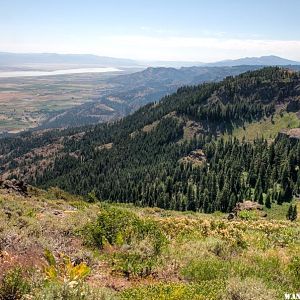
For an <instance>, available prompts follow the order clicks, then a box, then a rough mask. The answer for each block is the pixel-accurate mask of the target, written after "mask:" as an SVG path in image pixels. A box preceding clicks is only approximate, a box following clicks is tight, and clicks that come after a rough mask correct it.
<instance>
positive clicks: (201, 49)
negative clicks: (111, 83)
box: [0, 0, 300, 62]
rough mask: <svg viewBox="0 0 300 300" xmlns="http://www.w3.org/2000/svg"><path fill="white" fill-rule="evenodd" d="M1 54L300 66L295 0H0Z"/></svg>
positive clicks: (299, 4) (299, 6)
mask: <svg viewBox="0 0 300 300" xmlns="http://www.w3.org/2000/svg"><path fill="white" fill-rule="evenodd" d="M0 7H1V10H0V37H1V39H0V51H7V52H22V53H24V52H31V53H34V52H55V53H90V54H96V55H104V56H111V57H122V58H132V59H137V60H167V61H175V60H176V61H198V62H212V61H217V60H223V59H236V58H240V57H246V56H247V57H249V56H262V55H271V54H272V55H278V56H281V57H285V58H288V59H293V60H298V61H300V30H299V14H300V1H299V0H223V1H221V0H180V1H179V0H173V1H171V0H160V1H159V0H149V1H146V0H139V1H138V0H123V1H121V0H119V1H116V0H106V1H103V0H98V1H97V0H0Z"/></svg>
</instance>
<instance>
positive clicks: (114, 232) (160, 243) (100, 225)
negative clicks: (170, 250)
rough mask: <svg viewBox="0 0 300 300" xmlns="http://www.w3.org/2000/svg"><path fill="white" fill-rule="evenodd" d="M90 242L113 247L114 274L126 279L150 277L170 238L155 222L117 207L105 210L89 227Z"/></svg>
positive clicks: (94, 244)
mask: <svg viewBox="0 0 300 300" xmlns="http://www.w3.org/2000/svg"><path fill="white" fill-rule="evenodd" d="M86 232H88V243H89V244H91V245H93V246H97V247H100V248H102V249H103V248H104V247H105V246H106V245H111V246H114V247H115V248H116V249H117V250H118V251H117V252H115V253H114V255H113V259H112V263H113V266H114V269H115V271H121V272H123V273H124V274H125V275H126V276H127V277H130V276H147V275H150V274H151V272H152V270H153V267H154V266H155V265H156V264H157V263H158V261H159V255H160V254H161V252H162V249H163V247H164V245H165V244H166V243H167V239H166V237H165V235H164V234H163V232H162V230H161V229H160V228H159V226H158V225H157V223H155V222H154V221H150V220H146V219H142V218H139V217H138V216H137V215H135V214H134V213H131V212H129V211H126V210H123V209H118V208H114V207H109V206H108V207H106V208H104V209H103V210H102V212H101V214H100V215H99V217H98V219H97V221H96V222H95V223H93V224H90V225H88V228H87V229H86V230H85V233H86Z"/></svg>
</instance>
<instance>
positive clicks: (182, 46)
mask: <svg viewBox="0 0 300 300" xmlns="http://www.w3.org/2000/svg"><path fill="white" fill-rule="evenodd" d="M146 30H148V28H147V29H146ZM222 34H223V33H220V36H219V37H217V36H214V37H206V36H204V37H203V36H202V37H182V36H149V35H122V36H98V37H95V36H92V37H91V36H89V35H86V36H85V37H84V38H82V37H81V36H80V37H79V36H78V37H76V36H69V37H67V38H66V39H61V40H60V41H59V42H57V41H55V40H53V41H51V40H49V39H47V38H46V37H44V39H39V40H38V41H34V40H32V41H28V42H27V41H26V42H25V40H24V39H23V40H22V42H21V43H20V41H17V40H14V41H10V42H8V41H7V43H5V42H4V43H3V42H2V47H1V50H2V51H14V52H22V51H23V52H59V53H60V52H61V53H94V54H99V55H107V56H114V57H128V58H134V59H141V60H190V61H204V62H208V61H216V60H222V59H230V58H240V57H245V56H261V55H270V54H274V55H279V56H282V57H286V58H290V59H295V60H300V41H298V40H294V41H293V40H286V41H284V40H262V39H255V38H253V39H237V38H235V39H230V38H225V37H222Z"/></svg>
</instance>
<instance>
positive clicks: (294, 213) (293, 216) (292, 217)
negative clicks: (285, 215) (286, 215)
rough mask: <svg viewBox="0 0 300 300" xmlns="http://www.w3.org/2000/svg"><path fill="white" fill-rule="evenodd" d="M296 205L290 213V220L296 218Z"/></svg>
mask: <svg viewBox="0 0 300 300" xmlns="http://www.w3.org/2000/svg"><path fill="white" fill-rule="evenodd" d="M297 214H298V213H297V205H295V206H294V208H293V212H292V215H291V221H296V220H297Z"/></svg>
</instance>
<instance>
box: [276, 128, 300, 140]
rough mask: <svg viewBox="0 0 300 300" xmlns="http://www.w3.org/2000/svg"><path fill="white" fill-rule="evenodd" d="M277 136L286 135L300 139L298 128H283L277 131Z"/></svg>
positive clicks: (299, 129)
mask: <svg viewBox="0 0 300 300" xmlns="http://www.w3.org/2000/svg"><path fill="white" fill-rule="evenodd" d="M279 136H288V137H289V138H290V139H296V140H299V139H300V128H293V129H284V130H282V131H281V132H280V133H279Z"/></svg>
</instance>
